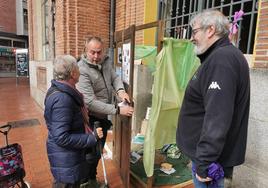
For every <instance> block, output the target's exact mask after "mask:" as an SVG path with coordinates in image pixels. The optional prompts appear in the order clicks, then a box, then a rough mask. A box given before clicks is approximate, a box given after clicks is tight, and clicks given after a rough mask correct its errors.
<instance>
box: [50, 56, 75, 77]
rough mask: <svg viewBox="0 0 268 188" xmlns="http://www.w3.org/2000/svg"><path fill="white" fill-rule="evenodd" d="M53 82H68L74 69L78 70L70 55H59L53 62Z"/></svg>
mask: <svg viewBox="0 0 268 188" xmlns="http://www.w3.org/2000/svg"><path fill="white" fill-rule="evenodd" d="M53 66H54V67H53V76H54V79H55V80H69V79H70V78H71V72H72V70H74V68H78V65H77V62H76V59H75V58H74V57H73V56H71V55H59V56H57V57H56V58H55V59H54V61H53Z"/></svg>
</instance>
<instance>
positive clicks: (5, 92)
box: [0, 78, 123, 188]
mask: <svg viewBox="0 0 268 188" xmlns="http://www.w3.org/2000/svg"><path fill="white" fill-rule="evenodd" d="M26 119H38V120H39V121H40V123H41V125H34V126H23V127H18V128H13V129H11V131H10V133H9V143H19V144H20V145H21V146H22V150H23V158H24V163H25V170H26V177H25V180H26V181H28V182H29V183H30V184H31V187H32V188H50V187H51V182H52V176H51V173H50V170H49V164H48V160H47V155H46V147H45V140H46V136H47V130H46V126H45V123H44V118H43V110H42V109H41V108H40V107H39V106H38V105H37V103H35V101H34V100H33V99H32V98H31V97H30V88H29V83H28V80H27V79H22V78H21V79H20V82H19V84H18V85H17V86H16V80H15V78H0V125H4V124H6V123H7V122H10V121H18V120H26ZM4 145H5V141H4V137H3V135H0V147H2V146H4ZM100 164H101V163H100ZM106 166H107V172H108V179H109V185H110V187H111V188H121V187H123V186H122V181H121V179H120V177H119V175H118V172H117V170H116V168H115V167H114V166H113V164H112V161H111V160H106ZM98 172H99V177H98V178H99V179H100V180H103V175H102V170H101V165H99V169H98Z"/></svg>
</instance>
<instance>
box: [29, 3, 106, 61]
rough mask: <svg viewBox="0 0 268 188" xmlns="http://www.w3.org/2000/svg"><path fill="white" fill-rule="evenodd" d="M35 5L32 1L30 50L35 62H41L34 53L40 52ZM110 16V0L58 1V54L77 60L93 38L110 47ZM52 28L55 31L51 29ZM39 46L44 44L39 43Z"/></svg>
mask: <svg viewBox="0 0 268 188" xmlns="http://www.w3.org/2000/svg"><path fill="white" fill-rule="evenodd" d="M49 2H50V1H49ZM34 4H35V1H34V0H28V10H29V17H28V21H29V33H30V34H29V48H30V59H31V60H37V59H36V57H35V54H34V53H36V50H35V48H36V46H37V45H36V43H37V42H36V40H37V36H36V35H37V33H38V32H37V28H36V25H37V23H36V21H35V16H36V11H37V10H36V9H35V8H36V7H35V6H34ZM49 4H50V3H49ZM49 11H50V7H49ZM49 14H50V12H49ZM109 17H110V1H109V0H102V1H98V0H90V1H88V0H56V17H55V46H56V55H60V54H71V55H73V56H75V57H79V56H80V55H81V53H82V51H83V49H84V40H85V38H86V37H87V36H90V35H96V36H99V37H101V38H102V39H103V41H104V43H105V46H106V47H108V44H109ZM42 27H43V26H42ZM49 29H50V30H51V26H50V28H49ZM38 34H39V35H44V33H43V32H41V33H40V32H39V33H38ZM49 42H50V43H51V44H52V43H53V41H51V40H50V41H49ZM38 43H39V44H41V45H42V41H38ZM31 49H32V50H31ZM51 50H53V49H51Z"/></svg>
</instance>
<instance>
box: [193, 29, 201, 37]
mask: <svg viewBox="0 0 268 188" xmlns="http://www.w3.org/2000/svg"><path fill="white" fill-rule="evenodd" d="M201 29H203V27H198V28H196V29H193V30H192V37H193V36H195V35H196V34H197V33H198V31H200V30H201Z"/></svg>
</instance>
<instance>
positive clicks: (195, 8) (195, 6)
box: [194, 0, 197, 12]
mask: <svg viewBox="0 0 268 188" xmlns="http://www.w3.org/2000/svg"><path fill="white" fill-rule="evenodd" d="M196 1H197V0H194V12H195V11H196V10H197V3H196Z"/></svg>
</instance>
